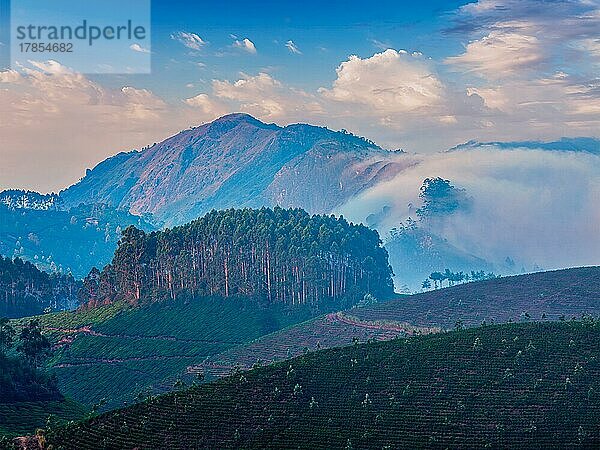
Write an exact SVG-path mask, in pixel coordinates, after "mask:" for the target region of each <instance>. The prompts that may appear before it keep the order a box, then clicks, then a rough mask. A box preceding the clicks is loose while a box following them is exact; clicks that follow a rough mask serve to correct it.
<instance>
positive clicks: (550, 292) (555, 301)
mask: <svg viewBox="0 0 600 450" xmlns="http://www.w3.org/2000/svg"><path fill="white" fill-rule="evenodd" d="M599 279H600V267H581V268H575V269H565V270H556V271H550V272H539V273H532V274H527V275H518V276H513V277H503V278H497V279H494V280H487V281H480V282H475V283H466V284H463V285H459V286H453V287H450V288H445V289H439V290H435V291H429V292H425V293H422V294H417V295H411V296H408V297H405V298H403V299H400V300H397V301H391V302H386V303H381V304H379V305H375V306H373V307H369V308H364V309H355V310H353V312H354V311H355V314H356V316H357V317H358V318H360V319H364V320H405V321H408V322H410V323H412V324H414V325H437V326H441V327H442V328H453V327H454V325H455V322H456V321H457V320H461V321H462V322H463V323H464V324H465V325H479V324H481V322H482V321H483V320H485V321H486V322H487V323H490V322H491V321H492V320H493V321H495V322H496V323H503V322H508V321H509V320H512V321H519V320H521V319H522V318H523V316H524V314H525V313H527V314H529V316H530V317H531V318H533V319H541V318H542V315H543V314H545V315H546V318H548V319H552V320H557V319H558V318H559V317H560V316H566V317H567V318H570V317H573V316H577V317H580V316H581V315H582V314H584V313H585V314H594V315H597V314H600V290H599V289H598V280H599Z"/></svg>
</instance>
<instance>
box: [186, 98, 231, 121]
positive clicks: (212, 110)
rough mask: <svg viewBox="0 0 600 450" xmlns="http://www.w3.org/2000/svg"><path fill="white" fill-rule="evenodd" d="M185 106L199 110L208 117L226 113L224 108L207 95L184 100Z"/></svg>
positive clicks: (220, 103)
mask: <svg viewBox="0 0 600 450" xmlns="http://www.w3.org/2000/svg"><path fill="white" fill-rule="evenodd" d="M184 102H185V104H186V105H188V106H191V107H192V108H198V109H200V110H201V111H202V112H203V113H204V114H206V115H210V116H215V117H216V116H222V115H224V114H226V113H227V108H226V106H225V105H224V104H223V103H222V102H219V101H217V100H215V99H214V98H211V97H210V96H209V95H208V94H204V93H202V94H198V95H196V96H194V97H191V98H188V99H185V100H184Z"/></svg>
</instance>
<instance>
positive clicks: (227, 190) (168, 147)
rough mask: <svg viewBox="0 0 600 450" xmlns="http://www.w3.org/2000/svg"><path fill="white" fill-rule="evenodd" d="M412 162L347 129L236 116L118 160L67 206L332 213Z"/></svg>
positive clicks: (176, 213) (97, 172) (165, 214)
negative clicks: (260, 208)
mask: <svg viewBox="0 0 600 450" xmlns="http://www.w3.org/2000/svg"><path fill="white" fill-rule="evenodd" d="M408 164H409V163H408V162H406V161H405V158H403V154H402V153H401V152H389V151H385V150H383V149H381V148H380V147H378V146H377V145H375V144H373V143H372V142H370V141H368V140H366V139H363V138H359V137H356V136H353V135H351V134H348V133H345V132H334V131H331V130H328V129H327V128H320V127H315V126H311V125H305V124H296V125H289V126H286V127H279V126H277V125H274V124H265V123H263V122H260V121H259V120H257V119H255V118H253V117H251V116H249V115H247V114H230V115H227V116H224V117H221V118H220V119H217V120H215V121H214V122H211V123H208V124H205V125H202V126H199V127H196V128H191V129H188V130H185V131H182V132H180V133H179V134H177V135H175V136H172V137H170V138H168V139H166V140H165V141H163V142H161V143H159V144H154V145H152V146H150V147H147V148H145V149H143V150H142V151H132V152H128V153H120V154H118V155H116V156H113V157H111V158H109V159H107V160H105V161H103V162H101V163H100V164H98V165H97V166H96V167H95V168H94V169H92V170H88V171H87V173H86V175H85V177H84V178H83V179H82V180H81V181H79V182H78V183H76V184H75V185H73V186H71V187H70V188H68V189H66V190H64V191H62V192H61V193H60V197H61V199H62V201H64V203H65V205H67V206H76V205H79V204H80V203H89V202H94V203H107V204H110V205H112V206H114V207H116V208H121V209H126V210H129V211H131V212H132V213H134V214H144V213H152V214H153V215H154V216H155V217H156V218H157V219H158V220H161V221H163V222H164V223H165V224H166V225H177V224H181V223H185V222H188V221H190V220H192V219H194V218H196V217H199V216H201V215H202V214H204V213H206V212H208V211H210V210H211V209H213V208H215V209H224V208H229V207H237V208H239V207H244V206H248V207H257V206H274V205H279V206H282V207H302V208H304V209H306V210H308V211H309V212H310V213H328V212H331V211H332V210H333V209H334V208H335V207H336V206H338V205H341V204H342V203H344V201H345V200H347V199H349V198H350V197H352V196H354V195H355V194H356V193H358V192H360V191H362V190H364V189H366V188H368V187H370V186H373V185H374V184H376V183H377V182H379V181H382V180H385V179H388V178H389V177H391V176H393V175H394V174H396V173H397V172H398V171H400V170H402V169H403V168H404V167H406V166H407V165H408Z"/></svg>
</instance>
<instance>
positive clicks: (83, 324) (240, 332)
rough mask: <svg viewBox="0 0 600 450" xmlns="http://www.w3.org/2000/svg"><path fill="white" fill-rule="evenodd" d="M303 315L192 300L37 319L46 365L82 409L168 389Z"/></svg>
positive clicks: (112, 404)
mask: <svg viewBox="0 0 600 450" xmlns="http://www.w3.org/2000/svg"><path fill="white" fill-rule="evenodd" d="M310 317H311V313H310V311H308V310H307V309H296V310H294V311H293V312H289V311H284V310H280V309H277V308H273V309H270V310H265V309H259V308H257V307H256V306H252V305H248V304H246V305H245V304H243V303H241V302H239V301H235V300H230V301H227V300H222V299H214V300H211V299H199V300H198V301H194V302H191V303H189V304H183V303H178V304H170V305H169V304H153V305H149V306H145V307H140V308H132V307H126V306H123V305H110V306H105V307H101V308H97V309H91V310H87V311H78V312H73V313H60V314H51V315H46V316H40V320H41V322H42V325H43V327H44V328H45V330H46V332H47V333H48V334H49V335H50V336H51V337H52V340H53V342H54V343H55V344H56V347H55V351H54V355H53V357H52V359H51V360H50V361H49V364H48V365H49V368H50V370H51V371H52V372H53V373H55V374H56V375H57V377H58V381H59V388H60V389H61V392H62V393H63V394H65V395H66V396H68V397H70V398H73V399H74V400H76V401H78V402H81V403H83V404H86V405H93V404H95V403H98V402H100V401H101V400H102V399H105V400H106V405H105V406H104V408H115V407H119V406H123V405H124V404H127V403H130V402H132V401H133V400H134V399H135V398H136V397H137V396H139V395H141V396H147V395H149V394H155V393H160V392H165V391H168V390H171V389H172V388H173V386H174V384H175V383H176V381H177V379H178V378H180V377H184V375H185V373H186V368H187V367H188V366H190V365H195V364H199V363H201V362H202V361H204V359H205V358H207V357H208V356H211V355H214V354H217V353H221V352H224V351H226V350H228V349H230V348H232V347H234V346H236V345H239V344H243V343H246V342H249V341H252V340H254V339H256V338H258V337H260V336H262V335H264V334H268V333H271V332H273V331H276V330H278V329H280V328H283V327H286V326H289V325H291V324H294V323H298V322H302V321H304V320H307V319H309V318H310ZM22 322H23V321H21V323H22ZM187 378H188V379H189V378H191V375H189V376H188V377H187Z"/></svg>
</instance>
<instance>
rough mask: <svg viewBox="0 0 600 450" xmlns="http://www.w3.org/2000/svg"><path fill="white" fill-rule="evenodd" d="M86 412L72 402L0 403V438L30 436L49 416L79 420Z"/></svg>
mask: <svg viewBox="0 0 600 450" xmlns="http://www.w3.org/2000/svg"><path fill="white" fill-rule="evenodd" d="M87 411H88V410H87V409H86V408H85V407H83V406H82V405H80V404H78V403H76V402H74V401H72V400H64V401H55V402H19V403H0V436H19V435H23V434H28V433H29V434H31V433H33V432H34V431H35V430H36V428H42V427H45V426H46V421H47V420H48V417H49V416H50V415H52V416H54V417H56V418H57V419H58V420H61V421H69V420H80V419H81V418H82V417H83V416H84V415H85V413H86V412H87Z"/></svg>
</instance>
